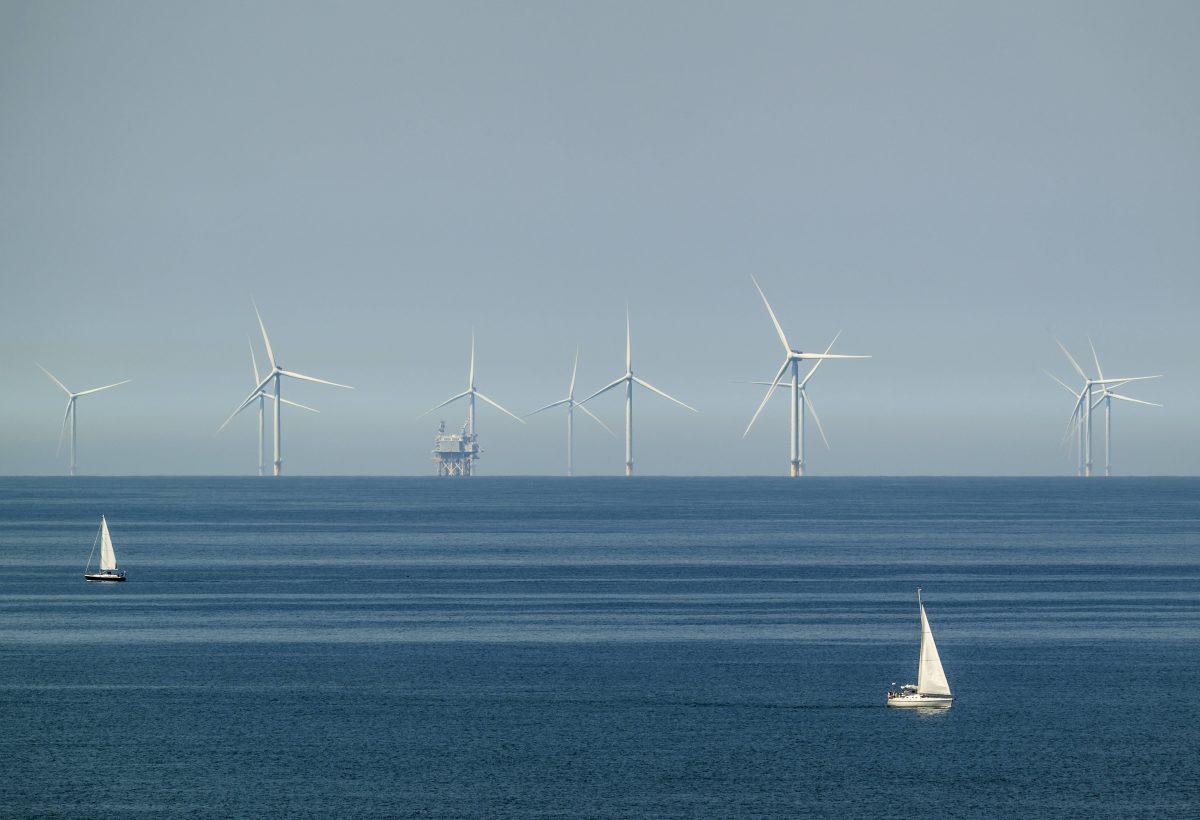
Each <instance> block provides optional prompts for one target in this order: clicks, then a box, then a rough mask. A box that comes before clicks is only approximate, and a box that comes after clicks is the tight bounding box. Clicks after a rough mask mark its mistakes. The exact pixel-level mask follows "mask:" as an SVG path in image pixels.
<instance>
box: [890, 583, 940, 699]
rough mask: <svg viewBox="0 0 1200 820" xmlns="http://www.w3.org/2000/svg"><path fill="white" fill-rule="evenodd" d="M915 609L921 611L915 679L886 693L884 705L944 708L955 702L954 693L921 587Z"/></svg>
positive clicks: (918, 590)
mask: <svg viewBox="0 0 1200 820" xmlns="http://www.w3.org/2000/svg"><path fill="white" fill-rule="evenodd" d="M917 609H919V610H921V659H920V661H919V662H918V664H917V682H916V683H915V684H912V683H906V684H904V685H903V686H901V687H900V688H899V689H896V690H892V691H890V692H888V693H887V705H888V706H894V707H901V706H933V707H936V708H939V709H946V708H949V707H950V705H951V704H953V703H954V695H952V694H950V683H949V681H947V680H946V671H945V670H944V669H942V659H941V658H940V657H939V656H938V651H937V644H935V643H934V642H933V631H932V630H931V629H930V628H929V618H927V617H926V616H925V604H924V603H922V602H921V590H920V588H918V589H917ZM892 685H893V686H895V684H892Z"/></svg>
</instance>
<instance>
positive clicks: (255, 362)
mask: <svg viewBox="0 0 1200 820" xmlns="http://www.w3.org/2000/svg"><path fill="white" fill-rule="evenodd" d="M246 344H248V345H250V367H251V368H253V369H254V383H255V384H258V380H259V379H260V378H261V376H259V375H258V359H256V358H254V342H252V341H250V337H249V336H247V337H246Z"/></svg>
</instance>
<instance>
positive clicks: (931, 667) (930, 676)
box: [917, 603, 950, 695]
mask: <svg viewBox="0 0 1200 820" xmlns="http://www.w3.org/2000/svg"><path fill="white" fill-rule="evenodd" d="M917 606H919V607H920V608H921V662H920V665H919V667H918V668H917V692H919V693H920V694H922V695H949V694H950V683H949V681H947V680H946V673H945V671H944V670H943V669H942V659H941V658H940V657H938V651H937V644H935V643H934V642H933V632H932V630H930V628H929V619H928V618H926V617H925V604H922V603H918V604H917Z"/></svg>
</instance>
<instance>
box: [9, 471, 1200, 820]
mask: <svg viewBox="0 0 1200 820" xmlns="http://www.w3.org/2000/svg"><path fill="white" fill-rule="evenodd" d="M101 513H105V514H106V515H107V516H108V520H109V523H110V527H111V529H112V534H113V539H114V542H115V544H116V549H117V555H118V558H119V560H120V563H121V565H122V566H123V567H124V568H126V569H127V570H128V572H129V579H130V580H129V582H128V583H126V584H120V585H89V584H86V583H85V582H84V581H83V579H82V571H83V568H84V564H85V562H86V560H87V556H88V552H89V550H90V549H91V546H92V543H93V539H94V536H95V532H96V527H97V524H98V521H99V517H100V514H101ZM0 556H2V560H3V562H4V572H3V573H0V773H2V776H0V816H4V817H314V818H315V817H321V818H325V817H329V818H334V817H475V816H486V817H514V818H532V817H562V816H581V817H830V818H834V817H865V818H876V817H877V818H893V817H917V816H937V817H947V818H950V817H955V818H957V817H980V818H1005V817H1013V818H1017V817H1020V818H1041V817H1045V818H1122V820H1127V819H1128V818H1142V817H1145V818H1151V817H1153V818H1185V817H1186V818H1194V817H1197V816H1200V671H1198V660H1200V657H1198V653H1197V649H1198V648H1200V480H1195V479H1134V478H1120V479H1095V480H1090V481H1083V480H1079V479H951V478H946V479H916V478H904V479H850V478H846V479H822V478H812V477H809V478H805V479H803V480H802V481H788V480H786V479H755V478H713V479H699V478H697V479H667V478H661V479H656V478H638V479H635V480H633V481H626V480H623V479H583V478H576V479H571V480H565V479H550V478H543V479H524V478H476V479H472V480H470V481H452V480H436V479H415V478H408V479H399V478H398V479H383V478H380V479H374V478H372V479H367V478H363V479H355V478H328V479H317V478H286V479H283V480H279V481H273V480H263V479H237V478H205V479H193V478H186V479H185V478H79V479H74V480H68V479H15V478H14V479H0ZM918 586H921V587H923V588H924V590H925V592H924V596H925V600H926V606H927V609H928V612H929V617H930V620H931V622H932V625H933V629H934V633H935V635H936V637H937V640H938V645H939V648H940V650H941V655H942V660H943V663H944V665H945V668H946V672H947V675H948V677H949V679H950V683H951V685H952V686H953V688H954V690H955V693H956V695H957V698H958V699H957V701H956V703H955V705H954V707H953V708H952V709H950V710H947V711H937V712H927V711H923V710H922V711H907V710H889V709H887V708H885V707H884V693H885V691H886V690H887V688H888V686H889V684H891V683H892V682H893V681H897V682H906V681H911V680H913V679H914V677H915V673H916V659H917V645H918V621H917V610H916V601H915V590H916V588H917V587H918Z"/></svg>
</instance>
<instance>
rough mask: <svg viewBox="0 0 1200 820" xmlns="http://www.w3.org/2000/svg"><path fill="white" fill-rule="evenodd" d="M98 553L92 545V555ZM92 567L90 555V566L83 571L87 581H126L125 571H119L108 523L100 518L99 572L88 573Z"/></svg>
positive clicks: (89, 556) (102, 517)
mask: <svg viewBox="0 0 1200 820" xmlns="http://www.w3.org/2000/svg"><path fill="white" fill-rule="evenodd" d="M95 552H96V545H95V543H93V544H92V554H95ZM91 566H92V556H91V555H88V565H87V567H85V568H84V570H83V578H84V580H85V581H124V580H125V570H120V569H117V553H116V552H115V551H114V550H113V544H112V537H111V536H110V535H109V534H108V522H107V521H105V520H104V516H103V515H102V516H100V567H99V569H98V571H97V572H88V570H89V569H91Z"/></svg>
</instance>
